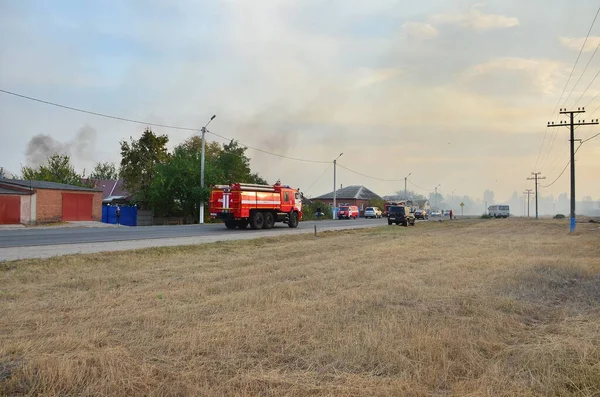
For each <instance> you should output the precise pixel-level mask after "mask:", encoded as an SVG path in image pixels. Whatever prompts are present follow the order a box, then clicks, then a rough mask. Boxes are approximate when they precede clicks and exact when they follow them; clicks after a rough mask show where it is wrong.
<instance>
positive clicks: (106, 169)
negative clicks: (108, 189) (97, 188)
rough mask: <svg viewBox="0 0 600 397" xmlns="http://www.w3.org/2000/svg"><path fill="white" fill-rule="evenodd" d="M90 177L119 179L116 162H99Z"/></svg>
mask: <svg viewBox="0 0 600 397" xmlns="http://www.w3.org/2000/svg"><path fill="white" fill-rule="evenodd" d="M88 179H107V180H115V179H119V171H118V170H117V166H116V165H115V163H109V162H105V163H97V164H96V166H95V167H94V170H93V171H92V173H91V174H90V176H89V177H88Z"/></svg>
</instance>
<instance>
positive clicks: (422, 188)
mask: <svg viewBox="0 0 600 397" xmlns="http://www.w3.org/2000/svg"><path fill="white" fill-rule="evenodd" d="M408 181H409V182H410V183H411V184H412V185H414V186H415V187H417V188H419V189H421V190H428V191H432V190H435V189H427V188H424V187H421V186H419V185H417V184H416V183H414V182H413V181H411V180H410V179H409V180H408Z"/></svg>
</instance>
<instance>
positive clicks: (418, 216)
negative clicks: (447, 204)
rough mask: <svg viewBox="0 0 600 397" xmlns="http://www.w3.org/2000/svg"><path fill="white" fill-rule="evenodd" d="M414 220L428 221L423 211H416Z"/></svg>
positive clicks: (426, 214) (425, 212)
mask: <svg viewBox="0 0 600 397" xmlns="http://www.w3.org/2000/svg"><path fill="white" fill-rule="evenodd" d="M415 218H416V219H429V214H428V213H427V211H425V210H416V211H415Z"/></svg>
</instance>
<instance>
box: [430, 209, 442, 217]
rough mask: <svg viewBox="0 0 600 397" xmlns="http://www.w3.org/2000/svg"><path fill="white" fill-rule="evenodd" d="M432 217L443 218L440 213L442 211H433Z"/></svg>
mask: <svg viewBox="0 0 600 397" xmlns="http://www.w3.org/2000/svg"><path fill="white" fill-rule="evenodd" d="M431 216H442V214H441V213H440V211H437V210H435V211H431Z"/></svg>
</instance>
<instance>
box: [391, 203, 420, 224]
mask: <svg viewBox="0 0 600 397" xmlns="http://www.w3.org/2000/svg"><path fill="white" fill-rule="evenodd" d="M392 223H395V224H396V225H400V224H402V226H408V225H411V226H414V225H415V214H414V213H413V212H412V211H411V209H410V207H405V206H400V205H392V206H390V207H389V214H388V225H391V224H392Z"/></svg>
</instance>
